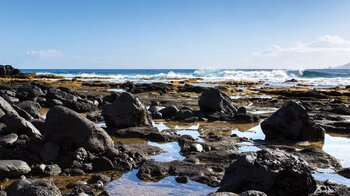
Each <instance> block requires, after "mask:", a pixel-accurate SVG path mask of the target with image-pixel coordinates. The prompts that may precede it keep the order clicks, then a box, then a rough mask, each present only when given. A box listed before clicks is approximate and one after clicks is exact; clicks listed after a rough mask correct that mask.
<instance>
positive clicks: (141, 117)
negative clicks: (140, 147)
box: [102, 93, 152, 128]
mask: <svg viewBox="0 0 350 196" xmlns="http://www.w3.org/2000/svg"><path fill="white" fill-rule="evenodd" d="M102 115H103V118H104V120H105V122H106V125H107V127H114V128H128V127H142V126H151V125H152V123H151V119H150V117H149V114H148V111H147V108H146V107H145V106H144V105H143V104H142V103H141V101H140V100H139V99H138V98H137V97H135V96H133V95H131V94H130V93H122V94H121V95H119V96H118V97H117V98H116V99H115V100H114V101H113V103H111V104H106V105H104V106H103V107H102Z"/></svg>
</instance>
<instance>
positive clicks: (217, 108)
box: [198, 88, 237, 116]
mask: <svg viewBox="0 0 350 196" xmlns="http://www.w3.org/2000/svg"><path fill="white" fill-rule="evenodd" d="M198 104H199V108H200V110H201V111H202V112H203V113H215V112H222V113H225V114H229V115H231V116H234V115H235V114H236V113H237V108H236V106H234V105H233V103H232V100H231V98H230V97H229V96H228V95H226V94H225V93H222V92H220V91H219V90H218V89H215V88H209V89H208V90H206V91H204V92H203V93H202V94H201V96H200V98H199V101H198Z"/></svg>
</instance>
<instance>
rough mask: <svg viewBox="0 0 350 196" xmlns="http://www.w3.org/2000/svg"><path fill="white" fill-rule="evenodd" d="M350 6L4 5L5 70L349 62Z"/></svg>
mask: <svg viewBox="0 0 350 196" xmlns="http://www.w3.org/2000/svg"><path fill="white" fill-rule="evenodd" d="M349 13H350V1H348V0H289V1H288V0H254V1H253V0H137V1H136V0H56V1H54V0H50V1H48V0H1V1H0V25H1V30H0V64H12V65H15V66H17V67H20V68H95V69H98V68H232V69H234V68H295V69H299V68H322V67H328V66H334V65H341V64H346V63H349V62H350V41H348V40H350V28H349V27H350V14H349Z"/></svg>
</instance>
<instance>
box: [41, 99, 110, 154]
mask: <svg viewBox="0 0 350 196" xmlns="http://www.w3.org/2000/svg"><path fill="white" fill-rule="evenodd" d="M45 126H46V129H45V138H44V139H45V141H46V142H49V141H52V142H55V143H56V144H58V145H62V144H67V142H70V143H71V145H73V147H75V148H79V147H83V148H85V149H86V150H88V151H91V152H105V151H107V150H110V149H111V148H113V147H114V143H113V140H112V139H111V137H110V136H109V135H108V134H107V133H106V131H105V130H103V129H102V128H100V127H98V126H97V125H96V124H95V123H93V122H91V121H90V120H88V119H86V118H85V117H83V116H81V115H80V114H78V113H77V112H75V111H73V110H71V109H68V108H66V107H63V106H55V107H53V108H51V109H50V111H49V112H48V113H47V115H46V123H45Z"/></svg>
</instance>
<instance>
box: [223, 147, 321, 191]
mask: <svg viewBox="0 0 350 196" xmlns="http://www.w3.org/2000/svg"><path fill="white" fill-rule="evenodd" d="M248 190H258V191H262V192H264V193H266V194H267V195H271V196H277V195H308V194H310V193H313V192H314V191H315V190H316V181H315V179H314V178H313V176H312V175H311V171H310V168H309V166H308V165H307V163H306V162H305V161H303V160H302V159H300V158H298V157H296V156H294V155H291V154H288V153H286V152H284V151H279V150H260V151H258V152H248V153H246V154H244V155H242V156H241V157H239V158H238V159H237V160H236V161H235V162H233V163H232V164H231V166H230V167H229V168H228V169H226V171H225V176H224V178H223V179H222V181H221V187H220V189H219V190H218V191H219V192H235V193H242V192H244V191H248Z"/></svg>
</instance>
